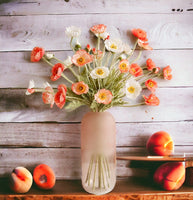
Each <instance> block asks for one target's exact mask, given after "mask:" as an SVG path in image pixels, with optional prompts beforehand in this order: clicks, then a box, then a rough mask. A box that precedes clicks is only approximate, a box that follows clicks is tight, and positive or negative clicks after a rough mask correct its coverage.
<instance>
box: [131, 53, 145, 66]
mask: <svg viewBox="0 0 193 200" xmlns="http://www.w3.org/2000/svg"><path fill="white" fill-rule="evenodd" d="M141 54H142V50H140V51H139V54H138V56H137V58H135V59H134V60H133V61H131V62H130V64H132V63H134V62H136V61H137V60H139V58H140V57H141Z"/></svg>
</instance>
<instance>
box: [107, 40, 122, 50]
mask: <svg viewBox="0 0 193 200" xmlns="http://www.w3.org/2000/svg"><path fill="white" fill-rule="evenodd" d="M105 47H106V48H107V50H109V51H112V52H114V53H121V52H122V51H123V43H122V41H121V40H120V39H109V40H105Z"/></svg>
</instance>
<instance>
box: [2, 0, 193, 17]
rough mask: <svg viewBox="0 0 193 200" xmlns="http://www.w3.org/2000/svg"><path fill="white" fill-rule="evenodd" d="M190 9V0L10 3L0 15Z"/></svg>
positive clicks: (28, 0)
mask: <svg viewBox="0 0 193 200" xmlns="http://www.w3.org/2000/svg"><path fill="white" fill-rule="evenodd" d="M5 2H6V1H5ZM191 8H192V0H185V1H182V0H148V1H144V0H138V1H136V0H119V1H112V0H97V1H93V0H83V1H79V0H69V1H67V0H66V1H65V0H60V1H58V0H49V1H45V0H14V1H11V2H9V3H4V4H2V5H1V6H0V14H1V15H32V14H33V15H34V14H35V15H37V14H38V15H43V14H77V13H80V14H85V13H93V14H95V13H184V12H188V11H187V10H188V9H191Z"/></svg>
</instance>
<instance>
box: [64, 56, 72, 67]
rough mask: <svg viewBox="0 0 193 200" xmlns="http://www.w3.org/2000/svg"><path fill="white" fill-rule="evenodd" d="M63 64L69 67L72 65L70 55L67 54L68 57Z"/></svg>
mask: <svg viewBox="0 0 193 200" xmlns="http://www.w3.org/2000/svg"><path fill="white" fill-rule="evenodd" d="M64 64H65V66H67V67H69V66H70V65H72V58H71V56H68V58H67V59H66V60H65V61H64Z"/></svg>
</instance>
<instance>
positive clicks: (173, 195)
mask: <svg viewBox="0 0 193 200" xmlns="http://www.w3.org/2000/svg"><path fill="white" fill-rule="evenodd" d="M0 186H1V187H0V199H1V200H16V199H18V200H20V199H22V200H32V199H38V200H46V199H50V200H191V199H192V198H193V190H192V187H188V186H186V185H184V186H183V187H182V188H180V190H178V191H172V192H168V191H163V190H161V189H159V188H157V187H156V186H155V185H154V184H153V182H152V181H150V180H149V179H144V178H129V179H127V180H119V181H117V184H116V186H115V188H114V190H113V191H112V192H111V193H109V194H106V195H101V196H96V195H91V194H87V193H86V192H85V191H84V190H83V189H82V187H81V182H80V181H77V180H73V181H71V180H62V181H57V182H56V185H55V187H54V188H53V189H52V190H48V191H43V190H39V189H37V188H36V187H34V186H32V188H31V190H30V191H29V192H28V193H27V194H14V193H12V192H11V191H10V190H9V189H8V185H7V180H5V179H2V180H1V181H0Z"/></svg>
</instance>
